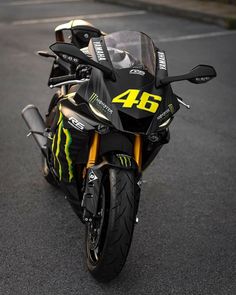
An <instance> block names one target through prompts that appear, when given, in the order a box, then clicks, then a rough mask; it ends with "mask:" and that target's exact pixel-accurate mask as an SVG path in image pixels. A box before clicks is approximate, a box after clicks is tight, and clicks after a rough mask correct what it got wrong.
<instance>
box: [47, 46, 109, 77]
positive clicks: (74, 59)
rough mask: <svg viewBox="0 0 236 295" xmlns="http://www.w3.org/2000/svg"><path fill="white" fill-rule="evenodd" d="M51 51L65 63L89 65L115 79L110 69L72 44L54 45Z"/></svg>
mask: <svg viewBox="0 0 236 295" xmlns="http://www.w3.org/2000/svg"><path fill="white" fill-rule="evenodd" d="M50 49H51V50H52V51H53V52H54V53H55V54H56V55H58V56H59V57H60V58H61V59H63V60H64V61H66V62H68V63H70V64H74V65H78V64H79V63H81V62H82V63H83V64H88V65H90V66H92V67H95V68H97V69H99V70H101V71H102V72H103V73H104V74H105V75H106V76H108V77H110V78H112V79H114V73H113V71H112V70H111V69H109V68H108V67H105V66H104V65H102V64H100V63H98V62H95V61H94V60H92V59H91V58H89V57H88V56H87V55H86V54H84V53H83V52H82V51H81V50H80V49H79V48H77V47H76V46H75V45H73V44H71V43H59V42H57V43H54V44H52V45H51V46H50Z"/></svg>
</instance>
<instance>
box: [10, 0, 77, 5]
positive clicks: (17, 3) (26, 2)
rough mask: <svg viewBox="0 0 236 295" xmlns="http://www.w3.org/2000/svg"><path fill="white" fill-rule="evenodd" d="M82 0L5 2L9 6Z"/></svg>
mask: <svg viewBox="0 0 236 295" xmlns="http://www.w3.org/2000/svg"><path fill="white" fill-rule="evenodd" d="M79 1H82V0H36V1H14V2H10V3H7V5H9V6H19V5H35V4H51V3H67V2H79Z"/></svg>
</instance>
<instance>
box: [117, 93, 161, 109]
mask: <svg viewBox="0 0 236 295" xmlns="http://www.w3.org/2000/svg"><path fill="white" fill-rule="evenodd" d="M139 93H140V90H138V89H128V90H126V91H125V92H123V93H121V94H119V95H117V96H116V97H114V98H113V100H112V102H113V103H122V104H123V105H122V107H123V108H132V107H133V105H137V106H136V107H137V108H138V109H140V110H144V111H147V112H151V113H155V112H156V111H157V109H158V107H159V103H157V102H156V101H155V100H157V101H161V100H162V98H161V96H159V95H154V94H150V93H148V92H143V93H142V94H141V97H140V98H139V99H138V96H139ZM150 98H152V100H150ZM153 100H154V101H153Z"/></svg>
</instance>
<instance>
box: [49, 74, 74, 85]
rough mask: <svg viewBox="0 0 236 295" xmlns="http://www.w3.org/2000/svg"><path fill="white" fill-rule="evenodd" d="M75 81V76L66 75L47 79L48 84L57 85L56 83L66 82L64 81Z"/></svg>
mask: <svg viewBox="0 0 236 295" xmlns="http://www.w3.org/2000/svg"><path fill="white" fill-rule="evenodd" d="M75 79H76V75H75V74H73V75H66V76H60V77H55V78H50V79H49V84H52V85H53V84H57V83H61V82H66V81H70V80H75Z"/></svg>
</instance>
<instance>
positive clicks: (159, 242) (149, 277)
mask: <svg viewBox="0 0 236 295" xmlns="http://www.w3.org/2000/svg"><path fill="white" fill-rule="evenodd" d="M46 2H47V3H46ZM51 2H53V1H52V0H48V1H36V0H35V1H29V0H28V4H27V3H26V1H19V0H18V1H13V0H11V1H7V0H1V2H0V36H1V39H0V40H1V41H0V85H1V88H0V89H1V95H0V126H1V128H0V142H1V144H0V165H1V169H0V194H1V197H0V234H1V243H0V250H1V256H0V259H1V261H0V278H1V281H0V294H4V295H8V294H9V295H21V294H22V295H26V294H30V295H37V294H47V295H48V294H50V295H51V294H57V295H60V294H65V295H69V294H83V295H84V294H85V295H87V294H89V295H93V294H94V295H95V294H96V295H98V294H132V295H133V294H160V295H165V294H178V295H183V294H188V295H189V294H206V295H210V294H214V295H226V294H227V295H233V294H236V272H235V266H236V237H235V232H236V231H235V230H236V214H235V213H236V210H235V209H236V204H235V196H236V179H235V178H236V159H235V151H236V116H235V112H236V97H235V93H236V77H235V69H236V32H235V31H234V32H232V31H231V32H227V31H225V30H223V29H222V28H219V27H217V26H214V25H206V24H201V23H198V22H193V21H189V20H184V19H179V18H174V17H168V16H164V15H159V14H154V13H150V12H145V11H143V12H137V11H135V9H129V8H126V7H121V6H116V5H108V4H99V3H97V2H95V3H93V2H90V1H67V3H59V2H60V1H59V0H58V1H55V0H54V3H51ZM56 2H57V3H56ZM127 12H132V13H130V15H123V13H126V14H127ZM104 13H106V15H104ZM109 13H112V14H110V15H109ZM114 13H118V14H114ZM77 15H78V16H83V15H88V17H86V19H88V20H89V21H91V22H92V23H93V24H94V25H95V26H98V27H99V28H100V29H102V30H103V31H105V32H112V31H118V30H123V29H130V30H140V31H143V32H146V33H147V34H149V35H150V36H151V37H152V38H153V39H154V40H155V41H156V42H157V44H159V47H160V48H162V49H164V50H166V53H167V57H168V60H169V73H170V74H173V75H175V74H182V73H185V72H187V71H188V70H189V69H191V68H193V67H194V66H195V65H197V64H210V65H213V66H214V67H215V68H216V70H217V73H218V77H217V79H215V80H213V81H211V82H210V83H207V84H204V85H194V84H190V83H188V82H181V83H176V84H175V85H174V86H173V88H174V90H175V91H176V93H178V94H179V95H181V96H182V97H184V98H186V101H187V102H189V103H190V104H191V110H190V111H188V110H185V109H181V110H180V111H179V112H178V113H177V115H176V118H175V120H174V122H173V123H172V126H171V141H170V143H169V145H167V146H166V147H165V148H163V150H162V151H161V153H160V154H159V156H158V157H157V158H156V160H155V161H154V162H153V164H152V165H151V167H150V168H149V169H148V170H147V171H146V172H145V173H144V179H145V183H144V185H143V191H142V196H141V202H140V210H139V220H140V222H139V224H138V225H137V226H136V228H135V233H134V237H133V244H132V247H131V250H130V253H129V257H128V260H127V263H126V266H125V268H124V269H123V271H122V273H121V274H120V276H119V277H118V278H117V279H115V280H114V281H112V282H111V283H109V284H107V285H104V284H99V283H97V282H96V281H94V279H93V278H92V277H90V275H89V273H88V271H87V270H86V265H85V259H84V253H85V251H84V227H83V225H82V224H80V222H79V221H78V219H77V218H76V216H75V215H74V213H73V212H72V210H71V208H70V206H69V204H68V203H67V201H66V200H65V199H64V196H63V194H62V193H61V192H59V191H57V190H55V189H54V188H52V187H50V186H49V185H48V184H47V183H46V182H45V181H44V179H43V178H42V176H41V172H40V155H39V152H38V149H37V147H36V146H35V144H34V142H33V140H32V139H26V136H25V135H26V132H27V128H26V126H25V124H24V122H23V120H22V119H21V115H20V112H21V109H22V108H23V107H24V106H25V105H26V104H29V103H33V104H35V105H37V106H38V107H39V108H40V110H41V112H42V113H43V112H45V111H46V108H47V105H48V103H49V98H50V96H51V95H52V93H53V92H52V91H51V90H49V89H48V88H47V86H46V84H47V78H48V75H49V71H50V66H51V64H50V62H49V61H46V60H43V59H42V58H40V57H37V56H36V54H35V51H37V50H41V49H47V48H48V46H49V45H50V44H51V43H53V42H54V32H53V30H54V27H55V26H56V25H58V24H60V23H63V22H65V21H64V20H63V19H60V18H61V17H69V18H70V17H71V16H77ZM91 15H92V16H91ZM89 16H90V17H89ZM52 18H59V19H54V20H52ZM45 19H46V20H45ZM29 20H34V24H33V23H30V22H29ZM42 20H43V21H42ZM215 32H216V34H215Z"/></svg>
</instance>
